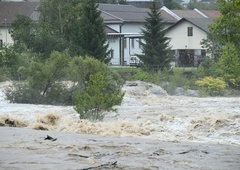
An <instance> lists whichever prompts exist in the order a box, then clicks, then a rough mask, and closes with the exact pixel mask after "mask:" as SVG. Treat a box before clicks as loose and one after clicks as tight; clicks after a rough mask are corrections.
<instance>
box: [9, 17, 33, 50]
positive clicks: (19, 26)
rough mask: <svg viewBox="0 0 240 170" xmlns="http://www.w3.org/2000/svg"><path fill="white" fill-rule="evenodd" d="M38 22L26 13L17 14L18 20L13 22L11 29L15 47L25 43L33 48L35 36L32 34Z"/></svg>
mask: <svg viewBox="0 0 240 170" xmlns="http://www.w3.org/2000/svg"><path fill="white" fill-rule="evenodd" d="M35 26H36V24H35V23H34V22H33V20H32V19H31V18H30V17H27V16H25V15H17V16H16V20H15V21H14V22H13V23H12V27H11V29H10V31H9V33H10V34H11V36H12V38H13V40H14V47H15V48H18V47H19V46H21V44H25V45H26V46H27V48H30V49H33V48H34V47H33V42H34V37H33V36H32V35H33V33H34V30H35Z"/></svg>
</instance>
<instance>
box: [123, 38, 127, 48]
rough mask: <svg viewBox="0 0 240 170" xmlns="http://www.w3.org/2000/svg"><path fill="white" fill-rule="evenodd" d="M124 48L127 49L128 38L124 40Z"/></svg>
mask: <svg viewBox="0 0 240 170" xmlns="http://www.w3.org/2000/svg"><path fill="white" fill-rule="evenodd" d="M123 47H124V48H127V39H126V38H124V40H123Z"/></svg>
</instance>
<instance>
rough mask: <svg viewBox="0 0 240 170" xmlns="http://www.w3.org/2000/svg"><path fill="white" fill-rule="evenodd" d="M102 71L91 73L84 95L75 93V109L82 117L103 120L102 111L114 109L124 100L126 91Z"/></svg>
mask: <svg viewBox="0 0 240 170" xmlns="http://www.w3.org/2000/svg"><path fill="white" fill-rule="evenodd" d="M113 86H114V84H112V82H111V81H109V80H108V79H107V77H105V76H103V75H102V74H101V73H95V74H91V75H90V79H89V84H88V86H87V89H86V91H85V92H84V94H83V95H81V94H76V95H74V103H75V107H74V108H75V110H76V111H77V112H78V113H79V114H80V118H81V119H92V120H101V119H103V115H102V112H103V111H110V110H114V109H113V106H114V105H119V104H121V102H122V99H123V96H124V93H121V92H120V89H119V88H114V87H113Z"/></svg>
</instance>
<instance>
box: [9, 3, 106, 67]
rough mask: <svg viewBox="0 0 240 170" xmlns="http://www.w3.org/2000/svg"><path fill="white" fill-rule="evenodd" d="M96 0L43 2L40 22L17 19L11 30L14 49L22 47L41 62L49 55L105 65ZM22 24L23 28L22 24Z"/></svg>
mask: <svg viewBox="0 0 240 170" xmlns="http://www.w3.org/2000/svg"><path fill="white" fill-rule="evenodd" d="M96 2H97V0H91V1H89V0H74V1H73V0H42V1H40V5H39V8H38V10H39V14H40V16H39V21H38V22H37V23H36V22H34V21H33V20H32V19H31V18H29V17H25V16H17V19H16V20H15V21H14V23H13V27H12V29H11V32H10V33H11V36H12V37H13V39H14V40H15V42H16V43H15V46H20V45H21V44H25V45H26V47H27V48H28V49H31V50H32V51H33V52H35V53H40V54H41V55H42V57H43V58H44V59H46V58H47V57H49V56H50V54H51V53H52V51H59V52H63V51H65V50H68V51H69V54H71V56H75V55H81V56H84V57H85V56H92V57H94V58H96V59H98V60H100V61H103V62H105V63H108V62H109V60H110V58H108V54H109V51H108V50H107V49H108V44H107V37H106V33H105V25H104V23H103V19H102V17H101V12H100V11H99V10H98V9H97V8H98V4H97V3H96ZM23 23H24V24H23Z"/></svg>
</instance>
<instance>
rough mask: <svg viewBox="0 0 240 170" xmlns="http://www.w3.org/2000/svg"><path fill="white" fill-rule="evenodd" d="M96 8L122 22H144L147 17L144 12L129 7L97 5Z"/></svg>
mask: <svg viewBox="0 0 240 170" xmlns="http://www.w3.org/2000/svg"><path fill="white" fill-rule="evenodd" d="M98 8H99V10H101V11H104V13H105V15H109V16H112V17H114V18H115V19H117V20H119V21H122V22H145V18H146V17H147V13H146V11H144V10H143V9H141V8H137V7H134V6H131V5H118V4H99V7H98Z"/></svg>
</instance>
